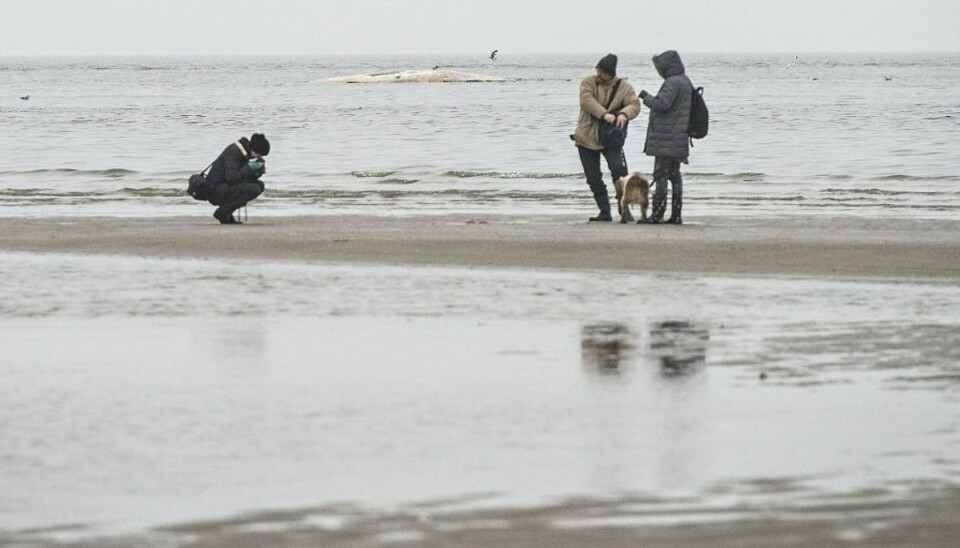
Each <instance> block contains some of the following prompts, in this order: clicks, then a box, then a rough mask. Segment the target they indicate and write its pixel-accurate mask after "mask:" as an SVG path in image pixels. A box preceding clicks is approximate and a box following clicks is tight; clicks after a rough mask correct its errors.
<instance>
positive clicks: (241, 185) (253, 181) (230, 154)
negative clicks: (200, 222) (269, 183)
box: [207, 133, 270, 225]
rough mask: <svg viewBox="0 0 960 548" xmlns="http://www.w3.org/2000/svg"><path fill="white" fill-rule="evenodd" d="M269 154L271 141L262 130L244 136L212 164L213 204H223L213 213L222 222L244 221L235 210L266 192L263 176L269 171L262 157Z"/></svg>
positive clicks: (208, 176)
mask: <svg viewBox="0 0 960 548" xmlns="http://www.w3.org/2000/svg"><path fill="white" fill-rule="evenodd" d="M267 154H270V141H268V140H267V138H266V137H265V136H264V135H263V134H262V133H254V134H253V135H252V136H251V137H250V139H247V138H246V137H241V138H240V139H238V140H236V141H234V142H233V143H232V144H230V145H228V146H227V148H225V149H223V152H221V153H220V156H219V157H217V159H216V160H215V161H214V162H213V164H212V165H211V166H210V174H209V175H207V178H208V179H209V181H210V184H211V187H212V190H211V192H210V203H211V204H213V205H216V206H220V207H218V208H217V210H216V211H214V212H213V216H214V218H216V219H217V220H218V221H220V224H224V225H232V224H241V223H240V221H238V220H236V219H235V218H234V216H233V212H234V211H236V210H238V209H240V208H241V207H243V206H245V205H247V203H248V202H250V201H251V200H254V199H256V197H257V196H259V195H260V194H261V193H263V188H264V187H263V181H261V180H260V177H262V176H263V174H264V173H266V171H267V168H266V162H265V161H264V159H263V157H264V156H266V155H267Z"/></svg>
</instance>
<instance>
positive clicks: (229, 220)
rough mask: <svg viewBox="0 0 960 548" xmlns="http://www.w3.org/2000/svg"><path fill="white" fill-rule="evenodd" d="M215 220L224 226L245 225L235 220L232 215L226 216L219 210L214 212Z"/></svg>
mask: <svg viewBox="0 0 960 548" xmlns="http://www.w3.org/2000/svg"><path fill="white" fill-rule="evenodd" d="M213 218H214V219H216V220H218V221H220V224H222V225H241V224H243V223H241V222H240V221H238V220H236V219H234V218H233V215H232V214H229V213H228V214H226V215H224V214H223V213H220V212H219V210H217V211H214V212H213Z"/></svg>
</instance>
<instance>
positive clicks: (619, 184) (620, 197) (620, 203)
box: [613, 177, 624, 216]
mask: <svg viewBox="0 0 960 548" xmlns="http://www.w3.org/2000/svg"><path fill="white" fill-rule="evenodd" d="M623 186H624V185H623V178H622V177H621V178H620V179H617V180H616V181H614V182H613V189H614V190H616V191H617V213H619V214H620V215H621V216H622V215H623Z"/></svg>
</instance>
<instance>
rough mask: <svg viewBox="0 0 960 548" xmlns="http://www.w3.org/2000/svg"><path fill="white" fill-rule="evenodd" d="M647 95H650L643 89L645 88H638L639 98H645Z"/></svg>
mask: <svg viewBox="0 0 960 548" xmlns="http://www.w3.org/2000/svg"><path fill="white" fill-rule="evenodd" d="M647 95H650V94H649V93H647V90H645V89H641V90H640V98H641V99H645V98H646V97H647Z"/></svg>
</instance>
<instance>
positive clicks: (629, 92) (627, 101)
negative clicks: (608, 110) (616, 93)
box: [617, 84, 640, 128]
mask: <svg viewBox="0 0 960 548" xmlns="http://www.w3.org/2000/svg"><path fill="white" fill-rule="evenodd" d="M624 92H625V94H626V96H625V97H624V99H623V103H622V104H623V108H621V109H620V114H619V115H618V116H617V125H618V126H620V127H621V128H622V127H623V126H624V125H625V124H626V122H627V121H628V120H633V119H634V118H636V117H637V116H638V115H639V114H640V99H638V98H637V93H636V92H635V91H633V86H631V85H630V84H627V85H626V89H625V90H624ZM621 116H623V117H624V120H623V121H621V120H620V117H621Z"/></svg>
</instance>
